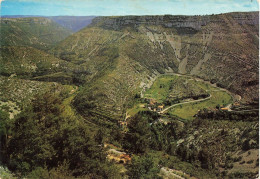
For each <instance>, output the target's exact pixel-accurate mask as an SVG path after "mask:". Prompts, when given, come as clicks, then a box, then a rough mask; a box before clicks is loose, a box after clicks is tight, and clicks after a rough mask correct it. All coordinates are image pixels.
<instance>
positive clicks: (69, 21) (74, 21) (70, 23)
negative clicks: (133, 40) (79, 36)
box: [2, 15, 95, 32]
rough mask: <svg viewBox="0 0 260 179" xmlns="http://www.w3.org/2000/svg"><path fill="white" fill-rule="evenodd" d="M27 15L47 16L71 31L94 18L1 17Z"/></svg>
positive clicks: (86, 24) (83, 25) (82, 26)
mask: <svg viewBox="0 0 260 179" xmlns="http://www.w3.org/2000/svg"><path fill="white" fill-rule="evenodd" d="M28 17H45V18H49V19H52V20H53V21H55V22H56V23H58V24H60V25H61V26H63V27H65V28H66V29H69V30H71V31H73V32H77V31H79V30H81V29H82V28H84V27H86V26H88V25H89V24H91V22H92V19H94V18H95V16H30V15H26V16H23V15H13V16H8V15H7V16H2V18H28Z"/></svg>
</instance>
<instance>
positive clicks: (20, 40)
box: [0, 18, 71, 50]
mask: <svg viewBox="0 0 260 179" xmlns="http://www.w3.org/2000/svg"><path fill="white" fill-rule="evenodd" d="M0 28H1V33H2V34H4V35H2V36H1V41H0V45H1V47H2V46H33V47H35V48H37V49H45V50H46V49H48V48H50V46H52V45H54V44H55V43H57V42H59V41H61V40H63V39H65V38H66V37H67V36H69V35H71V31H69V30H67V29H65V28H63V27H62V26H60V25H58V24H57V23H55V22H53V21H52V20H50V19H47V18H15V19H8V18H2V19H1V23H0Z"/></svg>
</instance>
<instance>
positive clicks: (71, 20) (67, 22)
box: [48, 16, 95, 32]
mask: <svg viewBox="0 0 260 179" xmlns="http://www.w3.org/2000/svg"><path fill="white" fill-rule="evenodd" d="M48 18H50V19H52V20H53V21H55V22H57V23H58V24H60V25H62V26H63V27H65V28H67V29H70V30H71V31H73V32H77V31H79V30H81V29H82V28H84V27H86V26H88V25H89V24H91V22H92V19H94V18H95V16H53V17H48Z"/></svg>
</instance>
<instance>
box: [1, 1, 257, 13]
mask: <svg viewBox="0 0 260 179" xmlns="http://www.w3.org/2000/svg"><path fill="white" fill-rule="evenodd" d="M0 3H1V7H0V11H1V15H2V16H3V15H40V16H59V15H70V16H91V15H94V16H117V15H164V14H172V15H206V14H220V13H226V12H238V11H259V0H0Z"/></svg>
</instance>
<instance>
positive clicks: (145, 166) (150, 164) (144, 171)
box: [128, 155, 159, 179]
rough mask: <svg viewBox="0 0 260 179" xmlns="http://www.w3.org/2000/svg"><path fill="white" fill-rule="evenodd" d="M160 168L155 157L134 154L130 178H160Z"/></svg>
mask: <svg viewBox="0 0 260 179" xmlns="http://www.w3.org/2000/svg"><path fill="white" fill-rule="evenodd" d="M158 172H159V168H157V167H156V165H155V163H154V159H153V158H152V157H151V156H149V155H145V156H140V157H139V156H134V157H133V158H132V164H131V165H130V167H129V171H128V174H129V176H130V178H136V179H137V178H138V179H146V178H147V179H148V178H149V179H150V178H159V176H157V174H158Z"/></svg>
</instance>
